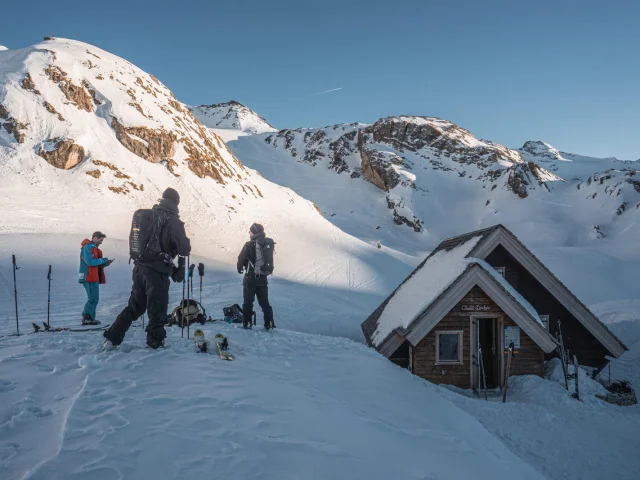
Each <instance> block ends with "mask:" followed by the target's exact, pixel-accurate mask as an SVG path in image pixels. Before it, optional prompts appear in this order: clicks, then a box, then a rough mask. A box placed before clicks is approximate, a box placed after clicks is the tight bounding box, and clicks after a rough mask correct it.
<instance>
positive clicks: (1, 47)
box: [0, 45, 9, 52]
mask: <svg viewBox="0 0 640 480" xmlns="http://www.w3.org/2000/svg"><path fill="white" fill-rule="evenodd" d="M3 50H9V49H8V48H7V47H5V46H4V45H0V52H2V51H3Z"/></svg>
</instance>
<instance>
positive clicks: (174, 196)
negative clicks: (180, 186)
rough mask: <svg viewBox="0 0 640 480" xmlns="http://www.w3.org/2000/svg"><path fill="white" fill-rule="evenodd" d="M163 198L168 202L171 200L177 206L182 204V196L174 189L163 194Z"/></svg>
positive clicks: (168, 189) (169, 189)
mask: <svg viewBox="0 0 640 480" xmlns="http://www.w3.org/2000/svg"><path fill="white" fill-rule="evenodd" d="M162 198H166V199H167V200H171V201H172V202H173V203H175V204H176V205H179V204H180V194H178V192H176V191H175V190H174V189H173V188H171V187H169V188H167V189H166V190H165V191H164V193H163V194H162Z"/></svg>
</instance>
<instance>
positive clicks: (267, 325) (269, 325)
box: [264, 322, 276, 331]
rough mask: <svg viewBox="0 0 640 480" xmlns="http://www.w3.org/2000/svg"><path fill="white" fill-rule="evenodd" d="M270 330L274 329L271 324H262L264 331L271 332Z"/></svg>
mask: <svg viewBox="0 0 640 480" xmlns="http://www.w3.org/2000/svg"><path fill="white" fill-rule="evenodd" d="M272 328H276V326H275V324H274V323H273V322H265V324H264V329H265V330H266V331H269V330H271V329H272Z"/></svg>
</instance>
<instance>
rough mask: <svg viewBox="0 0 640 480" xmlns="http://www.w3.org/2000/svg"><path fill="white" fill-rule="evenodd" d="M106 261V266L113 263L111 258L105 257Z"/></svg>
mask: <svg viewBox="0 0 640 480" xmlns="http://www.w3.org/2000/svg"><path fill="white" fill-rule="evenodd" d="M106 260H107V261H106V262H105V264H104V266H105V267H108V266H109V265H111V264H112V263H113V260H114V259H113V258H112V259H111V260H109V259H108V258H107V259H106Z"/></svg>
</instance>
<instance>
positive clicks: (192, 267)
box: [189, 263, 196, 298]
mask: <svg viewBox="0 0 640 480" xmlns="http://www.w3.org/2000/svg"><path fill="white" fill-rule="evenodd" d="M194 268H196V264H195V263H193V264H191V265H189V281H190V282H191V298H193V270H194Z"/></svg>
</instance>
